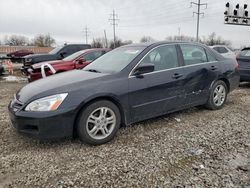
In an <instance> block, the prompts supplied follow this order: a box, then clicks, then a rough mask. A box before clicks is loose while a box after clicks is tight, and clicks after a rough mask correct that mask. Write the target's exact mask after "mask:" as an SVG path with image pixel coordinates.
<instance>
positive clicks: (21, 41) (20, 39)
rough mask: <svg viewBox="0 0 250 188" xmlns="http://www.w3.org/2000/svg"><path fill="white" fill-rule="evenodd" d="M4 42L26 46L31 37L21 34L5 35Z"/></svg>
mask: <svg viewBox="0 0 250 188" xmlns="http://www.w3.org/2000/svg"><path fill="white" fill-rule="evenodd" d="M4 43H5V44H6V45H11V46H25V45H27V44H28V43H29V39H28V38H27V37H25V36H21V35H11V36H5V39H4Z"/></svg>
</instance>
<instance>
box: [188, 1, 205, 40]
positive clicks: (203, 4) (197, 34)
mask: <svg viewBox="0 0 250 188" xmlns="http://www.w3.org/2000/svg"><path fill="white" fill-rule="evenodd" d="M192 5H196V6H197V12H193V15H194V14H197V31H196V41H197V42H198V41H199V28H200V15H203V16H204V12H200V8H201V6H206V7H207V3H201V0H198V3H195V2H191V7H192Z"/></svg>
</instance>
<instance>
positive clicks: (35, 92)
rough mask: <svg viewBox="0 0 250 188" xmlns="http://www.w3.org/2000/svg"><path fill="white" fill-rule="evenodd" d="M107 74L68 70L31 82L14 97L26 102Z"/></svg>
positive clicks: (64, 90) (82, 84)
mask: <svg viewBox="0 0 250 188" xmlns="http://www.w3.org/2000/svg"><path fill="white" fill-rule="evenodd" d="M107 75H108V74H103V73H93V72H88V71H83V70H73V71H68V72H65V73H62V74H56V75H53V76H49V77H47V78H44V79H40V80H37V81H35V82H32V83H30V84H28V85H26V86H24V87H23V88H22V89H21V90H19V92H18V93H17V95H16V97H17V99H18V100H19V101H20V102H22V103H26V102H28V101H30V100H34V99H38V98H41V97H46V96H49V95H53V94H58V93H62V92H70V91H72V90H75V89H77V88H80V87H82V86H84V85H85V83H86V84H91V83H93V82H94V79H98V78H100V77H104V76H107ZM90 82H91V83H90Z"/></svg>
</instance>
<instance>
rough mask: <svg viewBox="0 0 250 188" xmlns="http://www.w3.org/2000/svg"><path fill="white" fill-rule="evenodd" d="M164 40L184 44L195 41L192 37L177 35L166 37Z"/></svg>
mask: <svg viewBox="0 0 250 188" xmlns="http://www.w3.org/2000/svg"><path fill="white" fill-rule="evenodd" d="M166 40H167V41H170V42H171V41H186V42H193V41H195V40H196V39H195V38H194V37H191V36H185V35H181V36H177V35H174V36H168V37H166Z"/></svg>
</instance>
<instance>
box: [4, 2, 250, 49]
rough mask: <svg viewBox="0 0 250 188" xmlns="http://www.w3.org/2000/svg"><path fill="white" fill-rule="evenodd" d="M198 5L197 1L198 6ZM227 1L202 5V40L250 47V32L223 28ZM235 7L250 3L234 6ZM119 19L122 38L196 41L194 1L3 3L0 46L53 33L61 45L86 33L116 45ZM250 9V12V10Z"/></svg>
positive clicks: (195, 9) (76, 40) (247, 28)
mask: <svg viewBox="0 0 250 188" xmlns="http://www.w3.org/2000/svg"><path fill="white" fill-rule="evenodd" d="M194 1H197V0H194ZM226 2H227V1H224V0H201V3H208V7H207V9H205V7H203V8H202V10H201V11H202V12H204V13H205V16H204V18H201V22H200V36H207V35H208V34H210V33H212V32H216V34H217V35H219V36H222V37H223V38H224V39H226V40H231V41H232V42H233V46H234V47H240V46H242V45H248V46H250V35H249V34H250V26H249V27H246V26H230V25H224V15H223V12H224V11H225V3H226ZM229 2H230V3H232V4H236V3H241V4H242V5H243V4H244V3H248V5H249V6H250V0H231V1H230V0H229ZM113 9H114V10H115V11H116V13H117V14H118V18H119V22H118V27H117V36H118V37H119V38H121V39H122V40H133V41H134V42H138V41H139V40H140V38H141V37H142V36H145V35H146V36H151V37H153V38H154V39H156V40H164V39H165V38H166V37H167V36H170V35H178V28H179V27H180V30H181V34H183V35H188V36H193V37H195V35H196V16H195V17H193V11H197V7H196V6H192V7H190V1H189V0H0V40H3V39H4V36H5V35H11V34H18V35H25V36H27V37H29V38H33V37H34V36H35V35H37V34H46V33H50V34H51V36H53V37H54V38H55V39H56V41H57V43H58V44H63V43H64V42H68V43H76V42H77V43H84V42H85V37H84V33H83V29H84V27H85V26H86V25H87V27H88V28H89V30H90V36H89V41H90V42H91V41H92V39H93V38H97V37H103V36H104V34H103V33H104V32H103V31H104V29H105V30H106V31H107V37H108V39H112V37H113V30H112V26H111V25H110V22H109V21H108V20H109V18H110V14H111V13H112V10H113ZM248 9H249V8H248Z"/></svg>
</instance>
